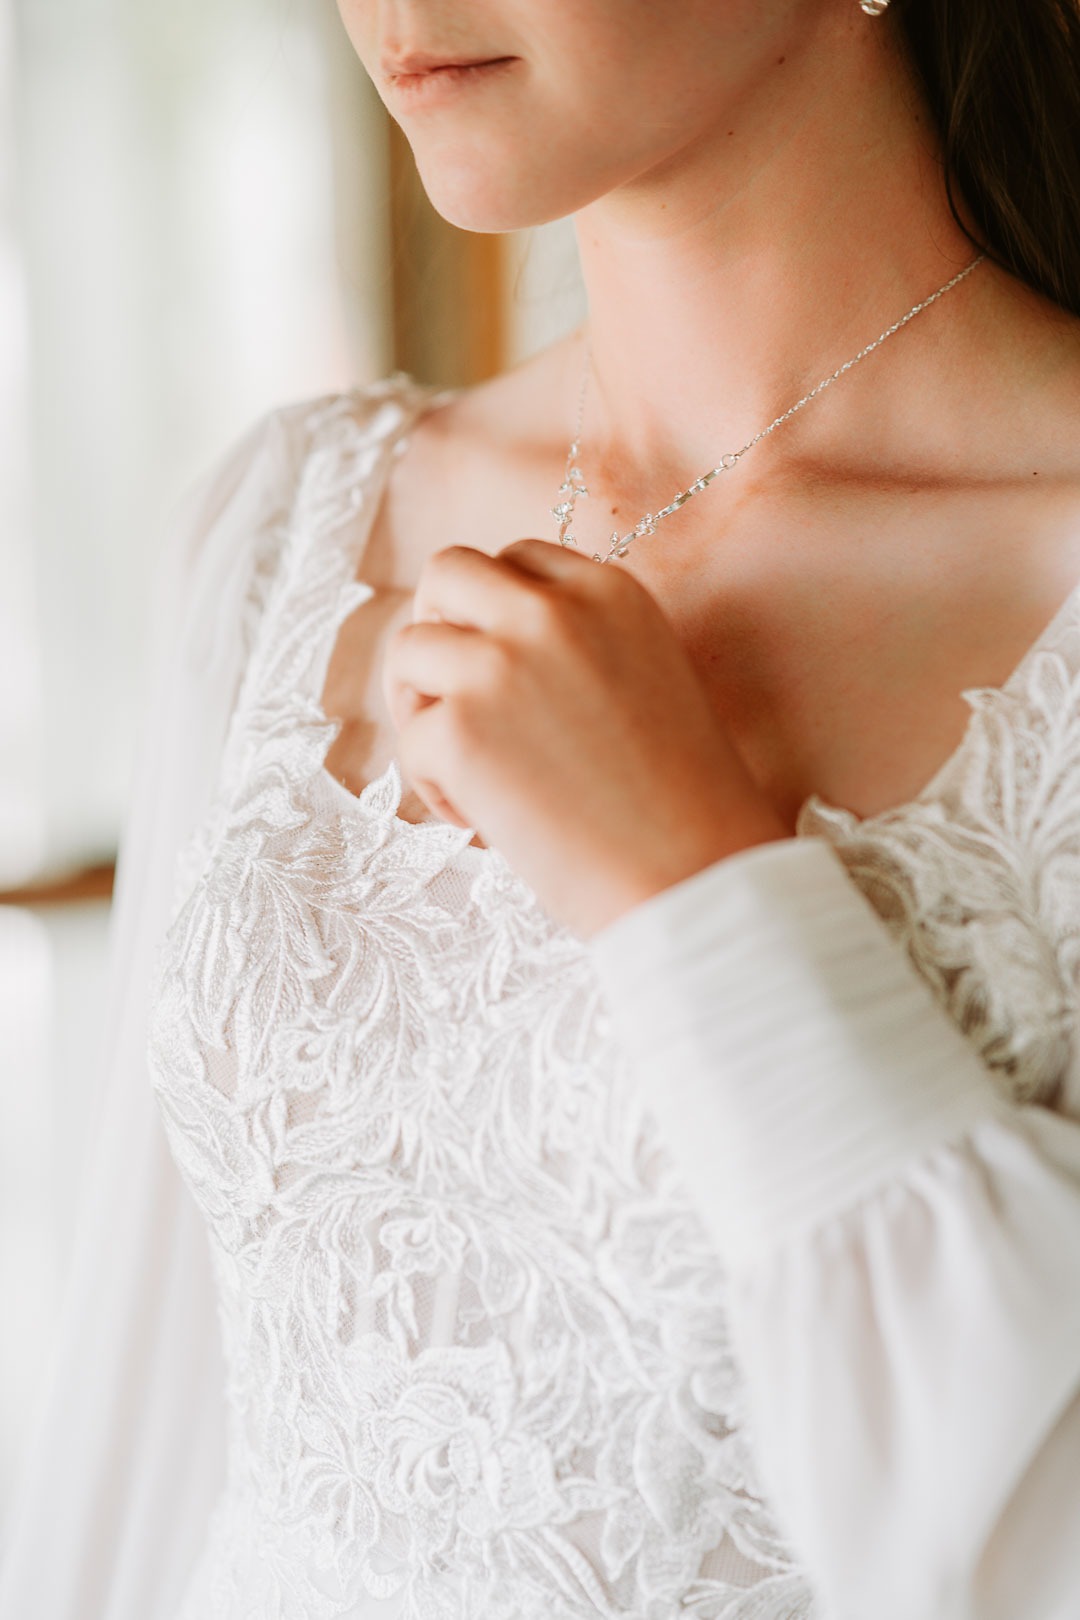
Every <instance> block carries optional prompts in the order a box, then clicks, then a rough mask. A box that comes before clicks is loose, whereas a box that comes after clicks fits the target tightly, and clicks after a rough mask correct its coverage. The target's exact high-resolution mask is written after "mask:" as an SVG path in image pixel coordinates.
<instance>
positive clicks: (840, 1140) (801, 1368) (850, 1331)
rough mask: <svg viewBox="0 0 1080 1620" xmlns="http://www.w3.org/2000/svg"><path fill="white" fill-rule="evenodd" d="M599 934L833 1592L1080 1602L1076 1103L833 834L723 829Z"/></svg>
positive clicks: (801, 1517) (767, 1432) (820, 1582)
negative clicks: (742, 839) (724, 1272)
mask: <svg viewBox="0 0 1080 1620" xmlns="http://www.w3.org/2000/svg"><path fill="white" fill-rule="evenodd" d="M590 950H591V953H592V957H593V960H594V962H595V965H596V968H597V971H598V974H599V976H600V980H601V983H602V986H603V988H604V992H605V998H606V1000H607V1002H608V1005H609V1007H610V1009H611V1013H612V1017H613V1020H614V1027H615V1030H616V1033H617V1035H618V1037H619V1039H620V1042H621V1043H622V1044H623V1045H624V1046H625V1049H626V1051H627V1054H628V1060H629V1061H630V1062H631V1064H632V1066H633V1068H634V1071H635V1074H636V1076H637V1077H638V1079H639V1081H640V1085H641V1087H642V1089H643V1092H644V1095H645V1097H646V1100H647V1102H648V1105H649V1107H650V1109H651V1110H652V1112H653V1114H654V1117H655V1119H656V1121H657V1124H658V1126H659V1128H660V1130H661V1132H662V1134H663V1135H664V1137H665V1139H666V1141H667V1144H668V1146H669V1150H670V1152H671V1154H672V1156H673V1158H674V1160H675V1162H676V1164H677V1165H678V1167H679V1168H680V1170H681V1172H682V1174H683V1176H684V1179H685V1182H686V1185H687V1189H688V1191H689V1193H690V1194H691V1196H692V1197H694V1198H695V1200H696V1202H697V1205H698V1207H699V1210H700V1213H701V1215H702V1218H703V1220H704V1221H705V1222H706V1224H707V1226H708V1227H709V1228H710V1230H711V1231H712V1233H713V1235H714V1237H715V1240H716V1243H717V1245H718V1249H719V1252H720V1255H721V1257H722V1259H723V1261H724V1262H725V1264H726V1267H727V1269H728V1275H729V1288H730V1326H731V1332H732V1339H733V1343H734V1346H735V1349H736V1353H737V1355H738V1358H739V1362H740V1365H741V1368H742V1372H743V1375H744V1378H745V1381H746V1399H747V1412H748V1417H749V1428H750V1431H751V1438H752V1441H753V1443H754V1445H755V1448H756V1455H757V1459H758V1465H759V1469H760V1473H761V1478H762V1480H763V1481H764V1483H765V1485H766V1488H767V1489H768V1491H769V1492H770V1494H771V1496H772V1499H773V1501H774V1505H775V1509H776V1512H777V1515H778V1517H779V1518H780V1520H781V1523H782V1524H783V1525H784V1527H785V1530H786V1532H787V1534H788V1535H789V1537H790V1539H791V1542H792V1545H793V1548H794V1550H795V1551H796V1552H797V1554H798V1555H799V1556H800V1557H801V1559H802V1560H803V1562H804V1563H805V1566H806V1569H807V1572H808V1574H809V1576H810V1579H811V1581H812V1583H813V1584H814V1585H815V1587H816V1590H817V1593H818V1596H819V1598H820V1601H821V1602H822V1604H823V1605H824V1611H823V1612H824V1613H825V1614H827V1615H828V1616H829V1617H830V1620H1076V1617H1077V1616H1080V1123H1077V1121H1076V1120H1075V1119H1074V1118H1071V1117H1069V1115H1068V1113H1057V1112H1052V1111H1051V1110H1049V1109H1047V1108H1044V1107H1041V1106H1035V1105H1026V1106H1016V1105H1013V1104H1011V1103H1009V1102H1008V1101H1006V1100H1005V1098H1004V1096H1003V1094H1002V1093H1001V1092H1000V1091H999V1090H998V1088H997V1087H996V1085H995V1083H994V1082H993V1081H992V1080H991V1078H990V1072H989V1070H988V1068H987V1067H986V1066H985V1064H984V1062H983V1059H982V1058H981V1056H980V1055H979V1054H978V1052H977V1051H976V1049H975V1048H974V1046H973V1045H972V1044H971V1043H970V1042H969V1041H968V1039H967V1038H966V1037H965V1036H964V1035H963V1034H962V1033H961V1031H960V1029H959V1028H958V1026H957V1025H956V1024H955V1023H954V1021H953V1020H952V1018H951V1017H950V1015H949V1014H948V1012H947V1010H946V1009H945V1008H944V1007H943V1006H942V1004H941V1003H940V1002H939V1001H938V1000H937V998H936V996H935V994H934V992H933V991H932V990H931V988H930V986H929V984H928V983H927V982H926V981H925V980H924V979H923V978H922V976H921V975H920V973H919V972H918V970H917V969H916V968H915V966H914V964H913V963H912V961H911V959H910V958H909V956H908V955H907V952H906V950H905V949H904V948H903V947H902V946H901V945H900V944H899V943H898V941H896V940H895V939H894V938H893V937H892V935H891V934H890V933H889V931H888V928H887V926H886V925H885V923H884V922H883V921H882V919H881V918H880V917H879V916H878V914H877V913H876V912H875V910H874V909H873V907H872V906H871V904H870V902H869V901H868V900H867V898H866V897H865V896H864V895H863V894H862V892H861V891H860V889H859V888H858V887H857V885H856V884H855V883H854V882H853V880H852V879H851V878H850V876H849V875H848V873H847V871H846V870H845V868H844V866H843V864H842V862H841V861H840V859H839V857H838V856H837V854H836V852H835V851H834V850H833V849H832V847H831V846H830V845H829V843H828V841H827V840H825V839H824V838H819V837H804V838H797V839H788V840H781V841H779V842H776V843H771V844H762V845H758V846H754V847H752V848H750V849H747V850H743V851H741V852H739V853H737V854H736V855H733V856H731V857H728V858H727V859H725V860H722V861H720V862H718V863H716V864H715V865H713V866H710V867H708V868H706V869H705V870H703V871H702V872H699V873H696V874H694V875H693V876H692V877H690V878H687V879H685V880H683V881H682V882H680V883H678V884H676V885H674V886H673V887H672V888H669V889H667V890H664V891H663V892H662V893H660V894H657V895H654V896H652V897H651V898H650V899H648V900H646V901H644V902H643V903H641V904H639V905H637V906H635V907H634V908H633V909H632V910H630V911H629V912H626V913H624V914H623V916H621V917H619V918H617V919H616V920H615V921H614V922H612V923H610V924H608V926H607V927H606V928H604V929H602V930H601V931H600V932H599V933H597V934H595V935H594V936H593V937H592V940H591V941H590ZM1072 1083H1073V1084H1075V1074H1074V1077H1073V1082H1072Z"/></svg>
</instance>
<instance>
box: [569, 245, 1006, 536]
mask: <svg viewBox="0 0 1080 1620" xmlns="http://www.w3.org/2000/svg"><path fill="white" fill-rule="evenodd" d="M985 257H986V254H985V253H979V254H977V255H976V257H975V258H974V259H972V261H971V263H970V264H969V265H967V266H965V268H964V269H963V270H961V271H959V272H958V274H957V275H955V276H953V277H952V278H951V279H950V280H949V281H946V282H945V284H944V286H942V287H939V288H938V290H937V292H935V293H931V294H930V296H929V298H924V299H922V300H921V301H920V302H919V303H918V304H915V305H914V306H913V307H912V308H911V309H909V310H908V312H907V314H906V315H902V316H901V317H900V319H899V320H898V321H894V322H893V324H892V326H888V327H886V329H885V331H884V332H882V333H881V334H880V336H879V337H876V338H875V339H874V341H873V343H868V344H867V345H866V347H865V349H860V350H859V352H858V354H854V355H852V357H851V359H850V360H845V361H844V364H843V365H842V366H838V367H837V369H836V370H835V371H834V372H832V373H831V374H830V375H829V376H828V377H823V378H822V380H821V381H820V382H819V383H818V385H817V387H816V388H811V390H810V392H809V393H808V394H804V395H803V397H802V399H798V400H796V401H795V404H794V405H792V406H790V407H789V408H788V409H787V410H786V411H785V412H784V413H783V415H782V416H777V417H776V418H775V419H774V420H773V421H771V422H770V423H769V425H768V427H764V428H762V429H761V432H760V433H755V434H754V437H753V438H752V439H747V441H746V443H745V444H744V445H743V446H742V447H741V449H738V450H732V451H729V452H728V454H727V455H725V456H721V457H720V460H719V461H718V463H717V464H716V466H715V467H710V469H709V471H708V472H706V473H702V475H701V477H700V478H695V480H694V482H693V483H692V484H688V485H687V487H686V488H685V489H680V490H679V492H678V494H677V495H675V496H674V497H673V499H672V500H671V501H669V503H668V505H667V506H662V507H661V508H660V510H659V511H658V512H646V514H645V516H644V517H643V518H642V519H641V520H640V521H639V522H638V523H636V524H635V525H634V527H633V528H632V529H628V530H627V532H626V533H625V534H623V535H620V534H619V531H618V530H617V529H616V530H614V531H613V533H612V535H611V537H610V540H609V543H608V550H607V555H606V556H604V557H601V555H600V553H599V552H598V551H594V552H593V554H592V560H593V562H598V563H605V562H610V561H611V559H612V557H625V556H626V553H627V552H628V551H629V549H630V546H631V544H632V542H633V541H635V540H637V539H638V538H639V537H640V536H641V535H644V534H655V533H656V528H657V525H658V524H659V523H661V522H662V521H663V519H664V518H667V517H671V515H672V513H673V512H677V511H678V510H679V508H680V507H682V506H685V505H686V503H687V501H689V500H691V499H692V498H693V497H694V496H695V495H700V494H701V491H702V490H703V489H707V488H708V487H709V485H710V484H711V483H712V481H713V479H714V478H719V477H720V474H721V473H726V472H731V470H732V468H733V467H737V466H738V464H739V462H740V461H741V460H742V458H743V456H745V455H746V453H747V451H748V450H752V449H753V448H754V446H755V444H759V443H760V442H761V440H762V439H764V438H767V437H768V435H769V434H770V433H775V432H776V429H777V428H778V427H780V425H781V424H782V423H784V422H786V421H788V420H789V419H790V418H791V417H793V416H794V415H795V412H796V411H801V410H802V408H803V406H804V405H809V403H810V401H811V400H812V399H816V398H817V397H818V395H819V394H822V393H824V391H825V389H826V388H828V387H829V386H830V385H831V384H832V383H834V382H836V381H837V379H838V378H840V377H842V376H843V375H844V373H845V372H846V371H850V370H851V368H852V366H856V365H858V363H859V361H860V360H865V358H866V356H867V355H868V354H872V353H873V352H874V350H875V349H877V348H879V347H880V346H881V344H882V343H884V342H885V339H886V338H890V337H892V335H893V333H894V332H899V330H900V328H901V327H902V326H906V325H907V323H908V321H913V320H914V319H915V317H916V315H918V314H919V313H920V312H921V311H922V310H924V309H929V307H930V305H931V304H934V303H936V302H937V300H938V299H939V298H941V297H943V296H944V294H945V293H947V292H948V291H949V290H950V289H951V288H952V287H955V286H956V285H957V283H958V282H961V281H963V279H964V277H965V276H969V275H970V274H971V272H972V271H973V270H974V268H975V266H976V265H977V264H980V263H981V262H982V260H983V259H985ZM590 360H591V350H590V347H589V343H588V339H586V343H585V365H584V368H583V371H582V378H581V394H580V397H579V399H578V412H577V425H576V427H575V429H574V437H573V441H572V442H571V445H570V450H569V452H568V454H567V457H566V472H565V474H564V476H563V481H562V483H561V484H560V485H559V494H560V496H561V497H562V499H561V500H559V501H558V503H557V504H556V505H555V506H553V507H552V508H551V515H552V517H554V518H555V519H556V521H557V522H558V525H559V544H560V545H561V546H576V545H577V539H576V537H575V535H574V534H573V532H572V530H571V524H572V523H573V521H574V508H575V506H576V505H577V502H578V501H579V499H581V497H582V496H586V495H588V493H589V491H588V490H587V489H586V487H585V480H584V478H583V476H582V472H581V468H580V467H579V466H578V456H579V455H580V453H581V428H582V423H583V421H584V418H585V392H586V389H587V386H588V381H589V364H590Z"/></svg>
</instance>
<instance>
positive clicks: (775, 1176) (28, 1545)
mask: <svg viewBox="0 0 1080 1620" xmlns="http://www.w3.org/2000/svg"><path fill="white" fill-rule="evenodd" d="M339 10H340V12H341V17H342V21H343V23H344V28H345V31H346V32H347V35H348V38H349V40H350V41H351V44H352V46H353V48H354V49H355V50H356V52H357V54H358V55H359V57H360V59H361V60H362V62H363V64H364V66H365V67H366V69H367V70H368V72H369V73H370V74H371V76H372V78H373V80H374V82H375V84H376V86H377V87H378V89H379V92H380V94H381V95H382V96H383V98H384V99H385V102H386V105H387V107H388V109H389V111H390V113H391V115H392V116H393V117H394V118H395V119H397V120H398V121H399V122H400V124H401V125H402V127H403V129H404V131H405V133H406V135H407V137H408V139H409V141H410V143H411V145H412V148H413V151H414V153H415V156H416V161H417V164H418V166H419V170H420V174H421V176H422V179H423V182H424V185H425V187H426V189H427V191H428V193H429V195H430V197H431V199H432V201H433V203H434V205H435V206H436V208H437V209H438V210H439V211H440V212H441V213H442V214H443V215H444V216H445V217H446V218H447V219H449V220H451V221H453V222H454V223H456V224H458V225H460V226H463V227H465V228H466V229H470V230H478V231H504V230H511V229H518V228H521V227H525V226H529V225H531V224H536V223H539V222H542V221H546V220H551V219H554V218H557V217H561V216H568V215H573V217H574V221H575V225H576V229H577V236H578V242H579V246H580V254H581V263H582V270H583V275H584V279H585V285H586V290H587V294H588V310H589V314H588V319H587V321H586V322H585V324H584V326H583V327H582V328H581V329H580V330H578V331H575V332H572V333H571V334H569V335H568V336H567V337H566V338H565V339H564V340H562V341H560V342H558V343H555V344H554V345H552V346H551V347H550V348H548V349H547V350H546V351H545V352H543V353H542V354H540V355H538V356H536V357H534V358H533V359H531V360H529V361H528V362H526V363H525V364H523V365H521V366H518V367H517V368H515V369H513V370H511V371H508V372H507V373H505V374H504V375H502V376H499V377H497V378H495V379H493V380H492V381H490V382H487V383H485V384H483V385H481V386H478V387H475V388H471V389H467V390H460V391H454V392H437V391H434V390H431V389H426V388H423V387H421V386H419V385H418V384H416V383H415V382H413V381H412V380H411V379H409V378H406V377H402V376H400V375H396V376H394V377H391V378H388V379H385V380H384V381H382V382H380V383H378V384H377V385H375V386H373V387H371V388H366V389H356V390H353V391H350V392H348V393H345V394H340V395H333V396H324V397H320V398H318V399H314V400H304V401H299V402H297V403H296V404H294V405H290V406H288V407H285V408H282V409H279V410H274V411H271V412H269V413H268V414H267V415H266V416H265V417H264V418H262V419H261V420H260V421H259V422H258V423H255V424H253V426H252V427H251V429H250V430H249V431H248V432H247V433H246V434H245V435H244V436H243V438H242V439H241V440H240V441H239V442H238V443H236V444H235V445H232V446H230V447H228V449H227V450H226V451H225V452H224V454H223V455H222V457H221V458H220V460H219V462H218V463H217V464H216V465H215V466H214V467H212V468H210V469H208V471H207V473H206V475H205V477H204V478H203V480H202V481H201V482H200V484H199V486H198V487H197V489H195V490H193V491H192V492H191V496H190V499H189V500H188V502H187V504H186V507H185V510H184V511H183V512H182V513H181V514H178V517H177V520H176V523H175V525H174V530H173V533H172V535H171V536H170V543H169V545H168V546H167V548H166V553H165V556H164V558H163V560H162V565H161V570H160V582H159V591H158V599H157V609H156V615H157V617H156V623H157V626H158V631H159V634H158V637H157V638H156V639H157V642H158V644H159V655H158V670H157V675H156V679H155V681H154V684H153V688H152V696H151V698H150V699H149V700H148V704H147V709H146V723H145V728H144V742H143V751H142V766H141V772H140V780H139V789H138V792H137V794H136V796H135V800H134V803H133V806H132V810H131V815H130V821H129V825H128V828H127V832H126V835H125V840H124V845H123V850H122V856H121V866H120V879H119V887H118V901H117V910H116V924H115V934H114V943H113V978H112V983H113V992H112V1015H111V1025H110V1028H111V1036H110V1057H111V1064H110V1073H111V1081H110V1093H109V1098H108V1103H107V1108H106V1114H105V1118H104V1120H103V1122H102V1127H101V1130H100V1132H99V1136H98V1141H97V1146H96V1154H95V1160H94V1172H93V1175H92V1178H91V1180H90V1182H89V1183H88V1187H87V1194H86V1200H85V1214H86V1220H85V1224H84V1228H83V1235H82V1243H81V1248H80V1251H79V1255H78V1257H77V1261H76V1266H75V1270H74V1273H73V1281H72V1286H71V1290H70V1296H69V1301H68V1310H67V1314H66V1319H65V1326H64V1332H63V1334H62V1338H61V1342H60V1344H59V1345H58V1348H57V1355H56V1365H55V1368H54V1371H53V1375H52V1379H51V1389H52V1395H51V1399H50V1403H49V1408H48V1411H47V1412H46V1414H45V1416H44V1419H43V1422H42V1426H41V1436H40V1442H39V1445H38V1447H37V1449H36V1452H35V1457H34V1461H33V1464H32V1466H31V1468H30V1470H29V1472H28V1475H27V1478H26V1479H25V1481H24V1487H23V1492H22V1496H21V1499H20V1503H19V1508H18V1512H17V1514H16V1516H15V1518H14V1520H13V1524H12V1527H11V1530H10V1532H9V1537H8V1549H7V1560H6V1564H5V1567H4V1574H3V1577H2V1579H0V1615H2V1616H3V1620H15V1617H16V1616H18V1617H19V1620H25V1617H27V1616H32V1615H33V1616H38V1615H40V1616H41V1617H42V1620H76V1617H78V1620H135V1617H136V1616H137V1617H139V1620H211V1617H215V1620H247V1617H248V1616H253V1615H258V1616H260V1617H267V1620H270V1617H274V1620H330V1617H347V1620H375V1617H382V1616H389V1615H394V1616H400V1617H402V1620H434V1617H439V1620H541V1617H542V1620H579V1617H580V1620H585V1617H592V1616H601V1615H602V1616H606V1617H614V1616H628V1617H629V1616H635V1617H640V1620H645V1617H646V1616H648V1617H655V1620H667V1617H668V1616H672V1615H675V1614H683V1615H687V1616H694V1617H696V1620H751V1617H753V1620H793V1617H796V1616H798V1617H807V1620H810V1617H815V1620H825V1617H826V1616H829V1617H836V1620H868V1617H870V1616H873V1617H874V1620H914V1617H918V1620H1021V1617H1022V1620H1066V1617H1068V1616H1073V1615H1075V1614H1076V1613H1077V1612H1080V1552H1078V1550H1077V1539H1076V1535H1075V1527H1076V1523H1077V1521H1078V1518H1080V1066H1078V1063H1077V1058H1076V1038H1075V1030H1076V1021H1077V1018H1076V1015H1077V1006H1078V999H1080V945H1078V941H1080V932H1078V929H1077V923H1076V918H1077V916H1078V915H1080V909H1078V908H1080V451H1078V444H1080V431H1078V430H1080V404H1078V400H1080V321H1078V319H1077V317H1078V315H1080V182H1078V179H1077V176H1078V175H1080V166H1078V159H1080V11H1078V10H1077V8H1076V5H1075V0H997V3H996V4H995V5H994V6H992V7H987V6H986V5H985V4H983V3H981V0H953V3H952V4H951V5H950V6H948V7H945V6H942V5H940V4H938V3H936V0H892V4H891V5H890V4H889V3H888V0H862V3H861V4H860V3H859V0H753V3H751V0H677V3H670V4H667V5H663V6H659V5H651V4H648V3H645V0H573V3H571V0H545V3H544V4H543V5H540V4H538V3H536V0H474V3H471V4H467V5H466V4H463V3H461V0H427V3H422V0H384V3H382V4H376V3H375V0H339ZM343 48H344V42H343Z"/></svg>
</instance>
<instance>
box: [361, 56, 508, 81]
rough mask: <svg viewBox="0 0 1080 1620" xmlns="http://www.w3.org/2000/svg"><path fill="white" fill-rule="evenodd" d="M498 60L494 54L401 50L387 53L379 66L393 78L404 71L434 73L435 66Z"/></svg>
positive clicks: (464, 65)
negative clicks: (395, 52) (445, 53)
mask: <svg viewBox="0 0 1080 1620" xmlns="http://www.w3.org/2000/svg"><path fill="white" fill-rule="evenodd" d="M499 60H500V58H499V57H495V56H468V57H466V56H433V55H432V54H431V53H430V52H428V51H402V52H400V53H399V54H397V55H391V54H390V53H387V54H386V55H385V56H383V58H382V61H381V63H380V66H381V68H382V72H383V76H384V77H385V78H387V79H394V78H397V77H399V76H400V75H402V74H406V73H434V72H435V70H436V68H445V67H478V66H479V65H480V64H481V63H482V62H497V61H499Z"/></svg>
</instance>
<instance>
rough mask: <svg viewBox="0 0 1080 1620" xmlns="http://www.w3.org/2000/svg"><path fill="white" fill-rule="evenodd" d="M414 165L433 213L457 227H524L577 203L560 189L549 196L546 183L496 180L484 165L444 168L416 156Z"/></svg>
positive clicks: (490, 230)
mask: <svg viewBox="0 0 1080 1620" xmlns="http://www.w3.org/2000/svg"><path fill="white" fill-rule="evenodd" d="M417 168H418V170H419V173H420V180H421V183H422V185H423V187H424V190H425V192H426V193H427V196H428V200H429V201H430V203H431V206H432V207H433V208H434V209H435V211H436V213H438V214H441V215H442V217H443V219H445V220H446V221H447V223H448V224H450V225H456V226H457V227H458V228H459V229H460V230H463V231H477V232H482V233H487V234H496V233H500V232H503V231H521V230H528V229H529V228H530V227H531V226H533V225H546V224H547V223H548V221H549V220H553V219H561V218H563V216H564V215H566V214H569V213H572V212H573V211H574V208H575V207H576V206H578V205H577V204H576V203H575V202H574V201H573V200H572V199H570V198H568V197H565V196H563V195H562V194H561V193H560V194H559V195H553V194H552V193H551V191H550V189H549V188H547V187H540V186H538V185H537V184H536V181H535V179H530V180H528V181H522V180H520V179H517V178H505V179H502V180H500V178H499V177H498V176H497V175H493V174H492V172H491V167H490V164H487V165H485V166H483V167H481V166H480V165H477V167H476V168H475V169H474V168H455V169H453V170H450V169H448V168H447V167H446V165H445V164H442V163H437V162H435V163H425V162H423V161H422V160H420V159H418V161H417Z"/></svg>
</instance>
